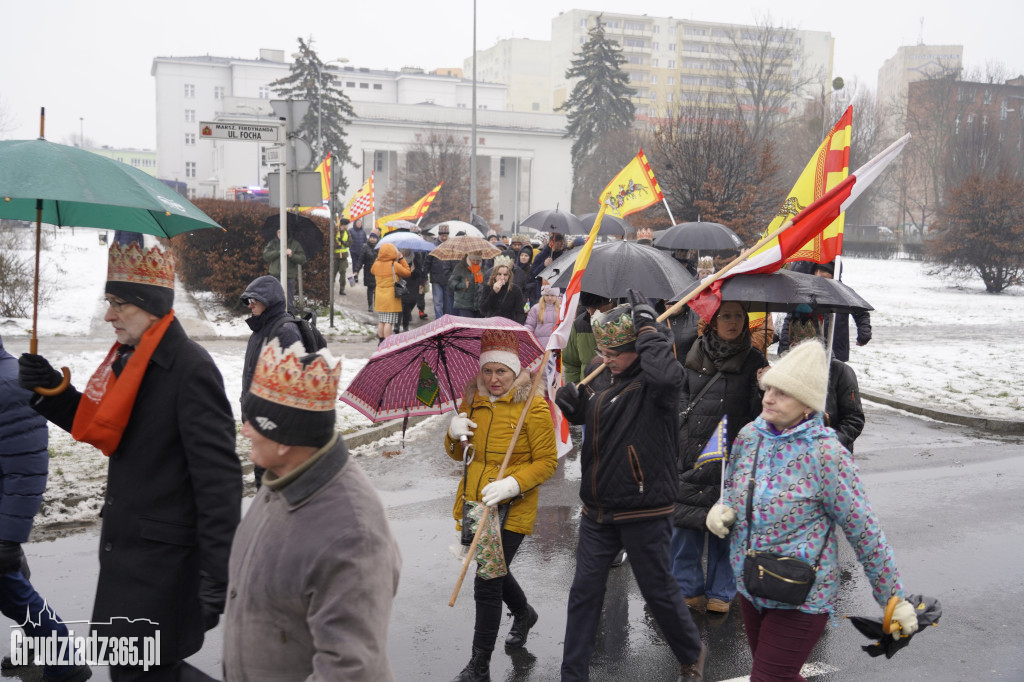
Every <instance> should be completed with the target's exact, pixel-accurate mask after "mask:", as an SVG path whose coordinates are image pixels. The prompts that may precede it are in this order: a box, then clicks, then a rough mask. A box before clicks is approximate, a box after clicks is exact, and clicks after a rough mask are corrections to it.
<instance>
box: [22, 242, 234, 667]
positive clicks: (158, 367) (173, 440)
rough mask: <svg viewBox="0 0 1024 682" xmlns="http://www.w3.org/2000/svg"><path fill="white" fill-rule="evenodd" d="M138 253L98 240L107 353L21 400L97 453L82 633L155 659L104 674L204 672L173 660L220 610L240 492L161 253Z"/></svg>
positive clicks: (213, 372) (37, 379)
mask: <svg viewBox="0 0 1024 682" xmlns="http://www.w3.org/2000/svg"><path fill="white" fill-rule="evenodd" d="M133 251H135V253H133ZM138 251H139V247H138V246H137V245H134V244H133V245H131V246H129V247H127V248H125V249H123V250H122V249H121V247H120V246H119V245H117V244H115V245H113V246H112V247H111V248H110V261H109V266H108V275H107V283H106V300H107V305H108V306H109V308H108V310H107V314H106V315H105V317H104V319H105V320H106V321H107V322H110V323H111V325H112V326H113V328H114V333H115V335H116V336H117V343H115V344H114V346H113V347H112V348H111V350H110V353H109V354H108V355H107V358H106V359H105V360H104V361H103V363H102V364H101V365H100V367H99V369H97V371H96V372H95V373H94V374H93V376H92V378H91V379H90V380H89V382H88V384H87V386H86V388H85V390H84V391H82V392H79V391H78V390H77V389H76V388H74V387H68V388H67V390H65V391H64V392H63V393H58V394H57V395H54V396H50V397H44V396H42V395H37V396H36V397H34V398H33V399H32V406H33V407H34V408H35V409H36V411H37V412H39V413H40V414H42V415H43V416H44V417H46V418H47V419H49V420H50V421H51V422H53V423H54V424H56V425H57V426H59V427H61V428H62V429H64V430H65V431H69V432H70V433H71V435H72V436H74V437H75V439H76V440H79V441H82V442H87V443H90V444H92V445H94V446H96V447H97V448H99V449H100V450H102V451H103V453H104V454H106V455H108V456H109V458H110V459H109V464H108V467H107V489H106V497H105V499H104V505H103V509H102V511H101V512H100V516H101V517H102V519H103V525H102V527H101V529H100V543H99V544H100V552H99V559H100V572H99V580H98V582H97V586H96V600H95V602H94V604H93V612H92V619H91V620H92V622H93V626H92V631H93V633H94V634H96V635H98V636H104V637H136V638H138V639H136V640H135V641H136V642H139V645H140V649H141V648H142V642H143V641H144V640H146V639H148V641H149V642H154V643H155V642H158V643H159V652H160V665H159V666H156V668H154V667H153V666H150V668H149V670H148V671H145V670H143V668H142V667H135V666H126V665H112V666H111V667H110V677H111V679H112V680H114V682H119V681H123V680H139V679H143V678H145V679H147V680H157V679H159V680H172V679H180V678H181V677H182V676H183V675H185V674H192V675H193V677H189V678H187V679H206V678H205V677H203V676H202V673H201V672H199V671H198V670H196V669H195V668H193V667H192V666H190V665H189V664H188V663H186V662H184V659H185V658H187V657H189V656H191V655H192V654H194V653H196V652H197V651H199V650H200V649H201V648H202V646H203V638H204V633H205V632H206V631H207V630H209V629H211V628H212V627H214V626H215V625H216V624H217V621H218V620H219V617H220V614H221V613H223V611H224V600H225V596H226V595H225V591H226V587H227V579H228V570H227V569H228V554H229V553H230V550H231V540H232V537H233V536H234V533H235V527H236V526H237V525H238V521H239V516H240V513H241V504H242V470H241V464H240V462H239V458H238V455H237V454H235V420H234V417H233V416H232V414H231V405H230V404H229V403H228V399H227V396H226V395H225V394H224V381H223V379H222V378H221V375H220V371H219V370H218V369H217V366H216V365H215V364H214V362H213V359H212V358H211V357H210V354H209V353H207V352H206V351H205V350H204V349H203V348H202V347H201V346H199V344H197V343H196V342H195V341H192V340H191V339H189V338H188V336H187V335H186V334H185V330H184V329H183V328H182V326H181V323H180V322H178V321H177V320H176V319H174V312H173V311H172V310H171V306H172V304H173V302H174V268H173V263H172V261H171V259H170V257H169V256H167V255H165V254H163V253H162V252H160V251H159V249H155V248H154V249H150V250H149V251H146V252H145V253H138ZM18 366H19V373H18V383H19V384H21V386H22V387H23V388H26V389H28V390H34V389H35V388H37V387H41V388H54V387H56V386H58V385H59V384H60V382H61V375H60V372H57V371H56V370H54V369H53V367H52V366H50V363H49V362H47V360H46V359H45V358H43V357H42V356H40V355H32V354H28V353H26V354H24V355H22V356H21V358H20V359H19V361H18ZM112 377H117V379H116V381H112V380H111V379H112ZM196 676H198V677H196Z"/></svg>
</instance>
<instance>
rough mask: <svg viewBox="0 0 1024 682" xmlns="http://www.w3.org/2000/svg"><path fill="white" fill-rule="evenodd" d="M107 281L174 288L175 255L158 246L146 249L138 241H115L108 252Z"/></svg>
mask: <svg viewBox="0 0 1024 682" xmlns="http://www.w3.org/2000/svg"><path fill="white" fill-rule="evenodd" d="M107 281H108V282H128V283H130V284H149V285H152V286H157V287H167V288H168V289H173V288H174V257H173V256H171V254H170V253H167V252H166V251H163V250H161V249H160V248H158V247H156V246H154V247H153V248H151V249H147V250H145V251H144V250H143V249H142V247H141V246H139V245H138V244H137V243H136V242H132V243H131V244H129V245H128V246H122V245H121V244H118V243H117V242H114V244H113V245H112V246H111V247H110V251H109V252H108V254H107Z"/></svg>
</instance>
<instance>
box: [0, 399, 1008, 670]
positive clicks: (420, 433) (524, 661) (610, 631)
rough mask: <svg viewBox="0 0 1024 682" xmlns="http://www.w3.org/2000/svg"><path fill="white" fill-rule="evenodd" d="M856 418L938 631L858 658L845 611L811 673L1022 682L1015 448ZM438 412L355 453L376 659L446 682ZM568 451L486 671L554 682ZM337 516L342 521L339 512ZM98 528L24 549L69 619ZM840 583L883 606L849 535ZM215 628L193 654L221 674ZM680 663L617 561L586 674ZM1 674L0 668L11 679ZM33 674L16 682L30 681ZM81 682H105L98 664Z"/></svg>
mask: <svg viewBox="0 0 1024 682" xmlns="http://www.w3.org/2000/svg"><path fill="white" fill-rule="evenodd" d="M867 409H868V426H867V429H866V430H865V433H864V435H863V436H862V437H861V438H860V440H858V442H857V453H856V454H857V461H858V463H859V465H860V467H861V471H862V476H863V478H864V480H865V482H866V487H867V490H868V493H869V496H870V499H871V501H872V504H873V506H874V508H875V511H876V512H877V513H878V515H879V516H880V517H881V520H882V525H883V528H884V529H885V531H886V533H887V535H888V538H889V541H890V542H891V543H892V544H893V546H894V547H895V551H896V557H897V561H898V562H899V566H900V571H901V575H902V577H903V582H904V585H905V586H906V588H907V589H908V591H910V592H918V593H922V594H927V595H932V596H937V597H939V598H940V599H941V601H942V604H943V607H944V616H943V619H942V621H941V623H940V625H939V626H938V627H936V628H932V629H929V630H928V631H926V632H923V633H921V634H920V635H919V636H916V637H915V639H914V641H913V642H912V643H911V645H910V647H909V648H907V649H905V650H903V651H901V652H899V653H898V654H897V655H896V656H895V657H894V658H893V659H891V660H885V659H884V658H882V659H873V658H870V657H869V656H868V655H867V654H865V653H863V652H861V651H860V648H859V647H860V645H861V644H864V643H866V640H864V639H863V638H862V637H861V635H859V634H858V633H857V632H856V631H855V630H854V628H853V627H852V626H851V625H849V624H848V623H845V622H843V619H842V618H837V619H836V620H835V622H834V623H833V624H832V625H830V626H829V627H828V628H827V630H826V633H825V635H824V636H823V637H822V639H821V641H820V642H819V644H818V646H817V647H816V648H815V650H814V652H813V653H812V655H811V657H810V661H811V662H812V663H813V664H814V669H813V670H808V671H806V672H805V676H807V677H808V679H811V680H815V681H821V682H827V681H834V680H883V679H900V680H932V681H934V680H940V681H945V680H965V681H968V680H971V681H973V680H1024V648H1022V646H1021V644H1022V637H1021V634H1020V625H1019V624H1018V622H1017V621H1018V620H1019V617H1018V614H1019V610H1020V607H1021V605H1022V604H1024V568H1022V565H1024V561H1022V560H1024V494H1022V493H1024V443H1022V439H1019V438H1017V439H1014V438H994V437H992V436H990V435H987V434H983V433H979V432H973V431H971V430H969V429H964V428H962V427H957V426H949V425H945V424H940V423H937V422H933V421H928V420H921V419H918V418H915V417H909V416H905V415H903V414H901V413H898V412H896V411H892V410H888V409H887V408H876V407H874V406H872V405H867ZM446 425H447V420H446V419H445V420H442V419H441V418H434V419H432V420H428V421H427V422H425V423H423V424H422V425H420V426H418V427H415V428H414V429H413V430H412V431H410V433H409V437H408V440H407V443H406V447H405V449H404V451H402V452H401V453H400V454H397V455H394V456H391V457H390V458H385V457H381V456H379V452H380V451H382V450H385V449H387V450H393V449H394V446H391V445H389V446H386V447H380V448H377V449H376V451H375V454H374V455H373V456H367V457H360V458H359V459H358V461H359V462H360V465H361V466H363V467H364V468H365V469H366V470H367V472H368V473H369V475H370V477H371V479H372V480H373V481H374V484H375V485H376V486H377V488H378V490H379V491H380V494H381V496H382V498H383V499H384V502H385V504H386V505H387V508H388V515H389V518H390V521H391V525H392V528H393V530H394V532H395V534H396V536H397V537H398V539H399V544H400V546H401V548H402V554H403V559H404V566H403V569H402V579H401V585H400V587H399V592H398V595H397V597H396V599H395V604H394V610H393V615H392V622H391V629H390V640H389V653H390V656H391V661H392V665H393V667H394V671H395V675H396V678H397V679H398V680H400V681H405V680H441V681H442V682H447V681H448V680H450V679H451V678H452V677H454V676H455V674H456V673H458V671H459V670H460V669H461V668H462V666H463V665H465V663H466V661H467V660H468V658H469V653H470V640H471V636H472V621H473V598H472V579H471V576H470V577H469V578H467V580H466V583H465V584H464V585H463V587H462V590H461V592H460V594H459V598H458V601H457V603H456V605H455V607H454V608H451V607H449V606H448V605H447V604H448V599H449V596H450V594H451V591H452V588H453V586H454V584H455V580H456V577H457V575H458V570H459V563H458V562H457V561H456V560H455V559H454V557H453V556H452V555H451V553H450V552H449V546H450V545H452V544H454V543H455V542H456V541H457V538H456V534H455V532H454V525H453V522H452V520H451V504H452V496H453V494H454V490H455V487H456V485H457V479H458V476H459V466H458V465H457V464H456V463H455V462H452V461H450V460H448V459H447V457H445V456H444V454H443V453H442V452H441V449H440V442H441V439H442V438H443V433H444V428H445V427H446ZM578 479H579V465H578V461H576V460H574V459H572V458H571V457H570V458H569V459H566V460H564V461H563V462H562V463H561V464H560V466H559V469H558V472H557V473H556V474H555V477H554V478H553V479H552V480H550V481H549V482H548V483H546V484H545V485H544V488H543V489H542V492H541V508H540V510H539V514H538V521H537V526H536V527H535V534H534V535H533V536H532V537H531V538H529V539H528V540H527V541H526V542H524V544H523V546H522V548H521V549H520V551H519V554H518V555H517V557H516V560H515V562H514V563H513V566H512V568H513V572H514V573H515V574H516V577H517V579H518V580H519V582H520V583H521V584H522V585H523V587H524V589H525V590H526V592H527V595H528V596H529V598H530V600H531V602H532V604H533V605H534V607H535V608H536V609H537V611H538V612H539V614H540V620H539V622H538V624H537V626H536V627H535V629H534V630H533V631H532V632H531V633H530V638H529V642H528V644H527V647H526V649H525V650H523V651H522V652H520V653H518V654H516V655H514V656H509V655H507V654H505V653H504V652H503V651H502V650H501V648H500V645H501V640H502V639H503V638H504V636H505V634H506V633H507V631H508V628H509V625H510V619H509V618H506V620H505V622H504V624H503V626H502V631H501V634H500V638H499V648H498V650H496V652H495V654H494V657H493V660H492V665H491V674H492V678H493V679H494V680H505V681H513V680H516V681H526V680H530V681H544V680H557V679H558V667H559V663H560V659H561V642H562V639H563V635H564V630H565V605H566V599H567V595H568V590H569V585H570V583H571V581H572V573H573V565H574V560H573V552H574V547H575V540H576V525H577V523H578V514H579V505H578V497H577V491H578V486H579V480H578ZM338 522H344V520H343V519H339V520H338ZM96 544H97V540H96V531H95V529H91V530H87V531H84V532H82V533H78V534H75V535H72V536H69V537H65V538H61V539H58V540H54V541H50V542H36V543H31V544H29V545H26V552H27V554H28V556H29V559H30V562H31V564H32V567H33V583H34V584H35V585H36V586H37V588H38V589H39V591H40V593H41V594H43V596H44V597H46V598H48V599H49V600H50V603H51V604H53V605H54V606H55V607H56V610H57V611H58V613H59V614H60V615H61V616H62V617H64V618H65V619H66V620H79V619H82V620H84V619H87V618H88V615H89V612H90V608H91V601H92V596H93V590H94V583H95V574H96V566H97V564H96V558H95V549H96ZM842 547H843V564H844V568H845V569H846V570H845V575H846V579H845V581H844V583H845V589H844V591H843V595H842V598H841V601H840V603H839V606H838V613H839V614H851V615H853V614H866V615H875V614H879V615H880V613H881V610H880V609H879V607H877V606H876V605H875V604H874V602H873V600H872V599H871V596H870V589H869V586H868V585H867V583H866V580H865V578H864V575H863V572H862V571H861V569H860V567H859V565H858V564H857V563H856V561H855V559H854V557H853V554H852V551H851V550H850V549H849V546H848V545H847V544H846V543H842ZM695 619H696V622H697V624H698V626H699V628H700V630H701V635H702V637H703V638H704V641H705V642H707V644H708V646H709V649H710V656H709V659H708V665H707V669H706V675H705V679H707V680H733V679H735V678H743V676H745V675H746V674H747V673H748V672H749V665H750V657H749V653H748V649H747V645H746V640H745V635H744V633H743V625H742V621H741V618H740V614H739V611H738V609H737V608H735V607H734V609H733V611H732V612H731V613H730V614H728V615H726V616H717V617H714V618H709V617H708V616H707V615H705V614H695ZM219 658H220V628H217V629H216V630H214V631H213V632H212V633H210V636H208V638H207V644H206V646H205V647H204V649H203V650H202V651H201V652H200V653H199V654H197V655H196V656H195V657H193V659H192V662H193V663H194V664H195V665H197V666H199V667H201V668H202V669H204V670H205V671H207V672H208V673H210V674H213V675H214V676H217V677H219ZM677 670H678V669H677V666H676V663H675V661H674V660H673V658H672V655H671V653H670V651H669V649H668V647H667V646H666V645H665V643H664V642H663V640H662V639H661V637H660V635H659V634H658V632H657V628H656V626H655V625H654V623H653V621H652V619H651V618H650V617H649V616H648V614H647V613H646V611H645V609H644V606H643V601H642V599H641V598H640V595H639V591H638V589H637V587H636V583H635V581H634V580H633V578H632V574H631V573H630V570H629V568H628V564H627V565H626V566H624V567H622V568H617V569H613V570H612V574H611V576H610V578H609V582H608V592H607V596H606V599H605V610H604V615H603V623H602V626H601V629H600V634H599V642H598V647H597V652H596V654H595V657H594V660H593V666H592V680H594V682H601V681H616V682H618V681H624V680H630V681H646V680H675V676H676V673H677ZM9 675H10V674H9V673H6V674H5V676H9ZM38 675H39V672H38V671H37V670H29V671H25V672H21V673H20V679H24V680H35V679H38ZM94 679H98V680H103V679H107V675H106V671H105V670H104V669H98V670H96V675H95V676H94Z"/></svg>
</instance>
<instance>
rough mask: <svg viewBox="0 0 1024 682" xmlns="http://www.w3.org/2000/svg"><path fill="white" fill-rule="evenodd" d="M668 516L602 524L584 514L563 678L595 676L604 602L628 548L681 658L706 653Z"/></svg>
mask: <svg viewBox="0 0 1024 682" xmlns="http://www.w3.org/2000/svg"><path fill="white" fill-rule="evenodd" d="M671 526H672V524H671V522H670V521H669V520H668V519H667V518H660V519H652V520H650V521H635V522H632V523H620V524H615V523H597V522H596V521H592V520H591V519H590V517H588V516H586V515H584V516H582V517H581V518H580V534H579V542H578V543H577V545H576V575H575V577H574V578H573V581H572V587H571V588H570V590H569V607H568V618H567V620H566V623H565V645H564V647H563V650H562V682H570V681H574V680H589V679H590V658H591V656H592V655H593V653H594V647H595V645H596V637H597V628H598V623H599V622H600V620H601V606H602V604H603V603H604V594H605V587H606V585H607V582H608V571H609V570H610V569H611V566H612V559H614V558H615V555H616V554H618V553H619V550H620V549H623V548H624V549H625V550H626V552H628V553H629V565H630V568H632V569H633V576H634V577H635V578H636V583H637V585H638V586H639V587H640V594H642V595H643V597H644V601H645V602H647V606H648V608H649V609H650V611H651V614H652V615H653V616H654V620H655V621H656V622H657V623H658V626H659V627H660V628H661V631H662V633H663V635H664V637H665V641H666V642H667V643H668V645H669V648H670V649H672V653H673V654H675V656H676V660H678V661H679V662H680V663H693V662H694V661H696V660H697V657H698V656H699V655H700V650H701V643H700V632H698V630H697V626H696V625H694V623H693V618H692V617H691V616H690V610H689V609H688V608H686V603H685V602H684V601H683V594H682V593H681V592H680V591H679V587H678V586H677V585H676V582H675V580H673V579H672V573H671V572H670V571H669V561H668V541H669V534H670V532H671Z"/></svg>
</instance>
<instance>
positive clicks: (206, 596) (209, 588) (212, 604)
mask: <svg viewBox="0 0 1024 682" xmlns="http://www.w3.org/2000/svg"><path fill="white" fill-rule="evenodd" d="M227 591H228V585H227V583H222V582H220V581H219V580H214V579H213V578H211V577H210V575H209V574H207V573H206V572H205V571H200V572H199V602H200V603H201V604H202V606H203V627H204V628H205V629H206V630H208V631H209V630H212V629H213V628H215V627H217V623H218V622H220V614H222V613H224V600H225V599H226V597H227Z"/></svg>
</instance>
